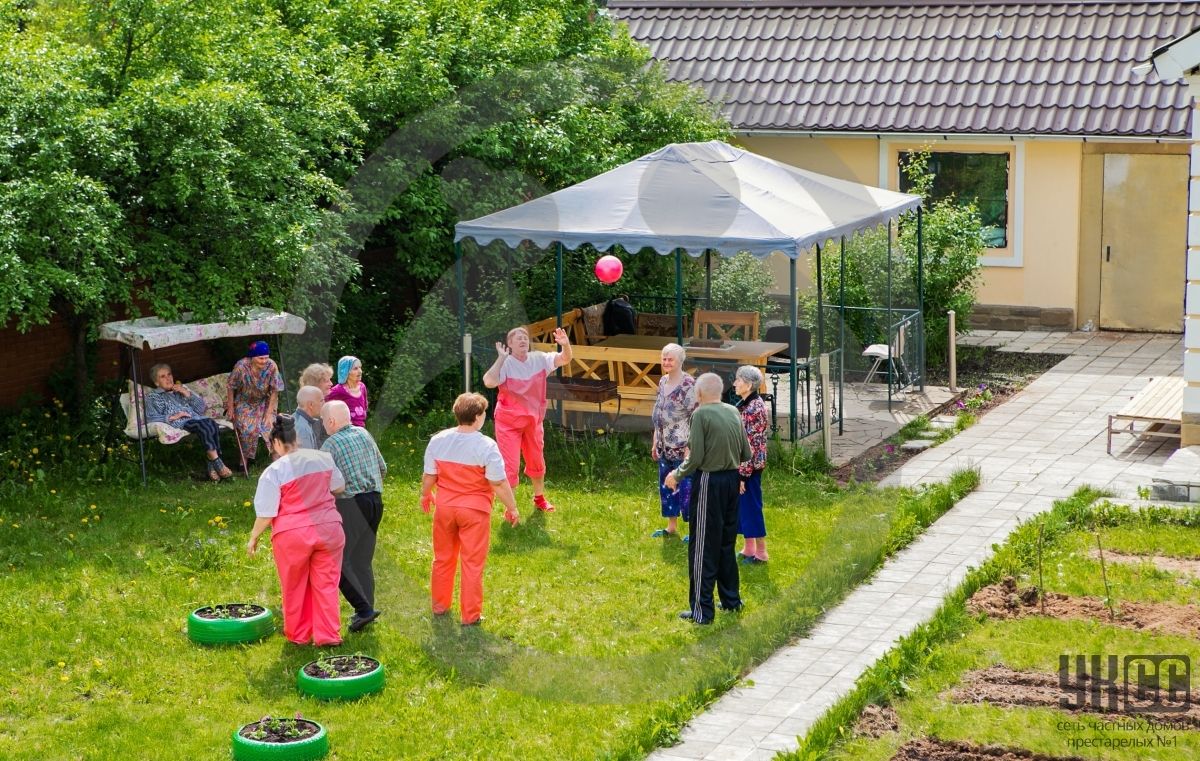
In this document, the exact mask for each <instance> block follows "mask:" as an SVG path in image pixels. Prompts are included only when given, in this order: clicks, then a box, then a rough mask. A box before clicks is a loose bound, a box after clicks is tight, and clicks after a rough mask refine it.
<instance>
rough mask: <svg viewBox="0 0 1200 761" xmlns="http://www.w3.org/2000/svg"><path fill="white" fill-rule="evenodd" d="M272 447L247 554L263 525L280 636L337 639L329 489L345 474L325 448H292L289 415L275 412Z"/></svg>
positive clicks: (336, 532) (338, 568) (337, 535)
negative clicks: (278, 598)
mask: <svg viewBox="0 0 1200 761" xmlns="http://www.w3.org/2000/svg"><path fill="white" fill-rule="evenodd" d="M271 450H272V452H273V453H274V454H275V455H276V456H277V457H278V459H277V460H275V462H273V463H271V465H270V466H269V467H268V468H267V469H266V470H264V471H263V472H262V475H261V476H259V477H258V488H257V490H256V491H255V494H254V513H255V516H256V518H255V520H254V527H253V528H252V529H251V530H250V540H249V541H248V542H247V543H246V552H247V554H249V555H250V557H254V554H255V552H257V551H258V540H259V537H261V536H262V534H263V532H264V531H266V530H267V528H268V527H270V529H271V544H272V545H273V547H274V555H275V569H276V571H277V572H278V573H279V586H280V590H281V592H282V595H283V635H284V636H285V637H287V639H288V641H289V642H292V643H295V644H297V645H307V644H309V643H310V642H311V643H312V644H314V645H316V646H317V647H327V646H334V645H340V644H342V633H341V611H340V609H339V604H340V598H339V597H338V580H339V579H340V578H341V575H342V550H343V549H344V548H345V545H346V536H345V534H344V533H343V531H342V516H341V514H340V513H338V511H337V506H336V505H335V504H334V499H333V495H334V494H335V493H340V492H341V491H342V489H343V488H345V485H346V480H345V478H344V477H343V476H342V473H341V471H339V470H338V469H337V466H335V465H334V464H333V457H332V456H330V455H329V454H328V453H326V452H321V451H319V450H316V449H300V448H298V447H297V436H296V423H295V421H294V420H293V419H292V417H291V416H290V415H278V416H276V418H275V424H274V426H273V427H272V429H271Z"/></svg>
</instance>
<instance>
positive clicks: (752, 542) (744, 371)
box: [733, 365, 771, 563]
mask: <svg viewBox="0 0 1200 761" xmlns="http://www.w3.org/2000/svg"><path fill="white" fill-rule="evenodd" d="M761 385H762V373H761V372H759V369H758V368H757V367H754V366H753V365H742V366H741V367H739V368H738V369H737V374H736V375H735V376H734V379H733V390H734V392H735V393H737V395H738V403H737V408H738V411H739V412H741V413H742V424H743V425H744V426H745V428H746V438H748V439H749V440H750V452H751V456H750V460H749V461H747V462H744V463H742V464H741V465H740V466H739V467H738V474H739V475H741V477H742V484H743V486H742V494H741V496H740V497H738V533H739V534H741V535H742V536H743V537H745V538H746V546H745V548H743V549H742V552H741V560H742V562H743V563H765V562H767V524H766V521H765V520H763V496H762V472H763V470H764V469H765V468H766V467H767V429H768V428H769V427H770V425H771V415H770V413H768V412H767V405H766V404H765V403H764V402H763V400H762V397H760V396H759V395H758V388H759V386H761Z"/></svg>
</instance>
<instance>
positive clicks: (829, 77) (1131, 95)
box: [608, 0, 1200, 138]
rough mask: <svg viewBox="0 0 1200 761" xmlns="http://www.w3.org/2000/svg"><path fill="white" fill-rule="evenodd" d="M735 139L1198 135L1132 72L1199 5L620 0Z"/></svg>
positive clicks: (1177, 96)
mask: <svg viewBox="0 0 1200 761" xmlns="http://www.w3.org/2000/svg"><path fill="white" fill-rule="evenodd" d="M608 8H609V13H610V14H611V15H612V16H613V17H614V18H617V19H621V20H623V21H624V22H626V23H627V24H628V26H629V30H630V32H631V34H632V35H633V37H634V39H636V40H639V41H641V42H643V43H645V44H647V45H648V46H649V47H650V51H651V53H653V55H654V57H655V58H657V59H659V60H661V61H663V62H664V63H665V64H666V66H667V69H668V71H669V73H670V76H671V78H672V79H677V80H687V81H691V82H693V83H696V84H698V85H700V86H702V87H703V88H704V89H705V90H706V91H707V92H708V93H709V95H710V96H711V97H712V98H714V99H715V100H716V101H718V102H721V103H723V104H725V111H726V113H727V114H728V115H729V117H730V118H731V120H732V122H733V125H734V127H735V129H737V130H741V131H752V130H795V131H805V132H809V131H811V132H869V133H880V132H908V133H914V132H915V133H936V134H953V133H988V134H1004V135H1018V134H1038V135H1096V136H1100V135H1104V136H1137V137H1176V138H1178V137H1187V136H1188V135H1189V129H1188V108H1187V104H1188V102H1189V100H1188V94H1187V88H1186V86H1185V85H1184V84H1183V83H1182V82H1177V83H1170V84H1164V83H1162V82H1161V81H1160V80H1159V79H1158V77H1157V75H1156V74H1154V73H1153V72H1150V73H1147V74H1139V73H1136V72H1134V71H1133V67H1134V66H1135V65H1137V64H1140V63H1142V62H1144V61H1148V60H1149V58H1150V54H1151V52H1152V51H1153V50H1154V49H1155V48H1157V47H1159V46H1161V45H1163V44H1165V43H1167V42H1169V41H1171V40H1172V39H1175V38H1176V37H1180V36H1182V35H1184V34H1186V33H1188V32H1189V31H1191V30H1192V29H1195V28H1196V27H1198V26H1200V0H1194V1H1193V2H1158V1H1157V0H1145V1H1141V2H1138V1H1134V0H1124V1H1122V2H1113V1H1110V0H1074V1H1072V2H1047V3H1035V2H994V1H993V2H983V1H977V2H972V1H971V0H960V1H959V2H940V1H939V0H925V1H924V2H921V1H920V0H907V1H906V0H898V1H894V2H890V3H887V4H880V3H878V2H868V1H866V0H862V1H858V2H856V1H855V0H845V1H843V2H837V1H836V0H834V1H830V0H774V1H772V0H691V2H688V1H686V0H610V2H609V6H608Z"/></svg>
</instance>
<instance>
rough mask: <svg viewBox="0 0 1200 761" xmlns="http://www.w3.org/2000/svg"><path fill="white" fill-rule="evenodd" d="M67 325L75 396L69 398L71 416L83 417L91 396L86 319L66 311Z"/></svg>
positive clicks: (77, 418)
mask: <svg viewBox="0 0 1200 761" xmlns="http://www.w3.org/2000/svg"><path fill="white" fill-rule="evenodd" d="M65 316H66V320H67V326H68V328H69V329H70V331H71V375H72V377H73V378H74V381H75V383H74V390H75V394H74V396H75V398H74V399H72V400H71V409H70V413H71V416H72V417H74V418H75V419H76V420H79V419H81V418H82V417H83V414H84V412H85V411H86V410H87V406H88V403H89V401H90V400H91V398H92V373H91V368H90V367H88V351H87V338H88V329H89V325H88V321H87V319H86V318H85V317H83V316H82V315H78V314H75V313H74V312H71V311H67V312H66V313H65Z"/></svg>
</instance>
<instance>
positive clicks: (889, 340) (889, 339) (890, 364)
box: [887, 219, 896, 412]
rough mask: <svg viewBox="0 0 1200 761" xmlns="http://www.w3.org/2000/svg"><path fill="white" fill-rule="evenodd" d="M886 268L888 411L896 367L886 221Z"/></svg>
mask: <svg viewBox="0 0 1200 761" xmlns="http://www.w3.org/2000/svg"><path fill="white" fill-rule="evenodd" d="M887 240H888V266H887V356H888V375H887V379H888V411H889V412H890V411H891V409H892V369H893V368H894V367H895V366H896V361H895V359H893V358H892V220H890V219H889V220H888V229H887Z"/></svg>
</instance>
